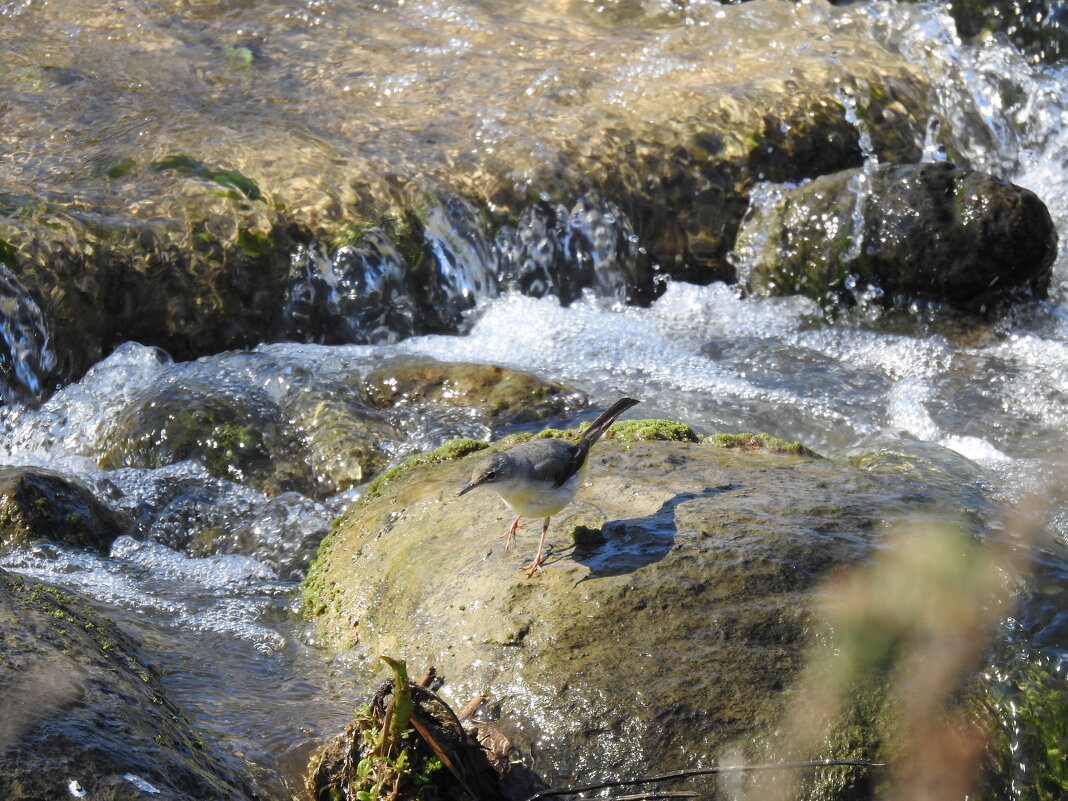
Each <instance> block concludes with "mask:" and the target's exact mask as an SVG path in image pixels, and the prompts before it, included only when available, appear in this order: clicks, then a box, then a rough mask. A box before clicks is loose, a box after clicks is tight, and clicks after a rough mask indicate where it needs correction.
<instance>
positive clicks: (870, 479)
mask: <svg viewBox="0 0 1068 801" xmlns="http://www.w3.org/2000/svg"><path fill="white" fill-rule="evenodd" d="M654 428H655V426H654ZM567 434H568V435H570V436H573V435H574V434H575V432H567ZM683 439H684V440H685V439H687V438H686V437H683ZM491 447H494V448H497V447H507V444H504V443H495V444H494V445H493V446H491ZM454 448H455V453H453V454H446V453H437V454H434V455H432V456H430V457H429V458H427V459H426V460H425V462H424V463H422V464H420V463H418V462H412V463H411V464H409V465H408V466H407V467H406V468H405V469H404V470H399V471H397V473H395V474H394V475H392V476H390V477H389V479H388V480H383V481H382V482H381V483H380V484H379V485H378V486H377V487H375V491H374V492H369V493H367V495H366V497H365V498H364V499H363V500H361V501H359V502H357V503H356V504H354V505H353V506H352V507H350V508H349V510H348V511H347V512H346V513H345V514H344V516H343V517H342V518H341V519H339V520H338V521H337V523H336V525H335V529H334V531H333V533H332V534H331V535H330V536H329V537H328V538H327V539H326V540H324V542H323V544H322V546H321V549H320V553H319V555H318V557H317V558H316V560H315V562H314V564H313V566H312V568H311V570H310V572H309V576H308V579H307V580H306V582H305V585H304V588H303V589H304V600H305V609H306V610H307V612H308V613H309V614H311V615H312V616H313V617H314V618H315V622H316V627H317V630H318V632H319V633H320V635H321V636H322V637H323V639H324V642H326V643H332V644H333V645H335V646H339V647H353V648H355V649H356V655H357V656H359V655H367V656H373V655H377V654H379V653H396V654H404V655H405V658H406V659H407V660H408V661H409V662H410V663H416V664H417V663H421V662H423V661H425V662H427V663H433V664H434V665H436V666H437V667H438V669H439V670H441V671H442V672H443V673H444V674H446V675H449V676H450V677H452V679H451V680H450V687H451V688H452V690H451V691H452V692H453V693H455V696H456V697H469V696H470V695H472V694H474V693H476V692H477V693H490V694H492V695H494V696H496V697H497V698H500V699H501V702H502V704H503V705H504V706H505V707H506V708H507V711H506V714H505V717H504V720H506V721H507V727H506V731H505V734H506V735H508V736H509V737H510V738H511V739H513V740H514V741H515V742H516V743H517V745H519V746H520V747H521V748H522V747H524V746H527V747H531V746H532V745H533V744H534V743H537V748H538V750H539V754H540V761H539V765H540V766H541V768H542V770H543V771H544V773H545V776H544V778H545V779H546V781H548V782H550V783H551V784H552V785H554V786H556V785H567V784H575V783H579V782H580V781H591V780H595V779H598V778H605V777H617V776H620V775H625V776H633V775H636V774H638V773H642V772H649V770H648V766H649V765H655V766H656V767H657V769H658V770H669V769H671V768H676V767H679V768H681V767H686V766H692V764H691V762H692V759H694V758H698V757H696V756H695V755H703V754H709V755H710V754H715V753H717V752H718V750H719V749H720V748H722V747H725V746H728V745H729V744H731V743H733V742H736V741H738V740H739V739H744V738H746V737H749V736H752V735H753V734H754V733H755V732H759V731H763V730H764V728H763V727H766V726H771V725H773V721H774V720H775V719H776V715H777V714H778V711H779V709H780V702H781V692H782V688H783V687H785V686H786V685H787V684H788V683H789V681H790V680H791V679H792V678H793V677H794V675H795V673H796V671H797V669H798V666H799V665H800V661H801V658H802V653H803V650H804V643H805V632H806V631H807V630H808V628H809V626H810V624H811V618H810V613H811V609H812V604H813V603H814V601H813V598H812V591H813V588H814V587H815V585H816V583H817V582H818V581H819V579H820V577H821V576H823V575H825V574H826V573H827V572H828V571H831V570H834V569H836V568H838V567H841V566H843V565H848V564H853V563H856V562H858V561H860V560H863V559H864V558H865V557H866V556H867V555H868V553H869V551H870V549H871V548H872V547H873V545H875V544H876V543H877V542H878V539H879V534H878V531H879V529H880V526H881V523H882V521H883V520H885V519H888V518H893V517H894V516H896V515H905V514H908V513H910V512H913V511H915V510H916V509H917V508H924V509H938V508H939V507H940V505H943V504H946V503H947V502H948V499H949V498H951V497H957V494H958V493H959V491H960V488H959V486H958V487H956V488H954V489H953V490H943V489H941V488H940V487H937V486H932V487H927V486H925V487H923V491H924V499H923V500H919V499H918V498H917V495H916V494H915V493H913V494H911V495H907V494H905V493H904V492H903V488H902V485H901V484H900V483H899V481H898V480H897V478H896V477H894V476H883V475H882V474H878V473H870V472H866V471H862V470H858V469H856V468H853V467H850V466H848V465H841V464H836V463H835V462H833V461H831V460H829V459H820V458H813V457H811V456H808V455H802V454H799V453H792V452H776V451H774V450H769V449H767V448H764V447H761V448H758V449H751V448H715V447H710V446H709V445H708V444H707V443H705V442H689V441H677V439H671V440H665V439H660V438H657V437H655V436H654V437H653V438H651V439H646V440H642V441H637V442H632V441H624V440H618V439H611V438H608V437H605V438H602V440H600V441H599V442H598V443H597V444H596V445H595V446H594V448H593V450H592V452H591V457H590V462H589V469H588V471H587V482H588V484H587V485H586V486H584V487H583V488H581V489H580V491H579V494H578V496H577V498H576V500H575V501H574V502H573V503H572V504H571V505H570V506H569V507H567V508H565V509H564V510H563V511H561V512H560V513H559V514H558V515H556V516H554V517H553V519H552V521H551V526H550V529H549V536H548V561H547V563H546V564H545V565H544V568H543V570H542V571H541V572H539V573H537V574H535V575H534V576H533V577H532V578H530V579H524V578H523V576H522V573H521V571H520V570H519V568H520V567H521V566H522V565H523V564H525V563H526V562H528V561H529V559H530V557H531V556H533V552H534V548H535V545H536V540H537V535H538V533H539V531H538V530H539V529H540V524H539V523H538V521H530V524H529V526H528V528H527V529H526V532H527V533H523V532H521V533H520V535H519V538H518V542H517V548H516V550H515V551H514V552H511V553H507V554H506V553H504V552H503V546H502V545H500V544H499V540H498V539H497V537H498V535H499V534H500V533H501V532H503V531H504V529H505V528H506V527H507V524H508V523H509V521H510V520H511V515H510V514H509V512H508V510H507V509H506V507H505V506H504V505H503V503H502V502H501V501H500V499H499V498H498V497H497V496H496V495H495V494H494V493H493V492H492V491H489V490H480V491H477V492H472V493H470V494H467V495H464V496H463V498H457V497H456V496H457V493H458V491H459V490H460V489H461V488H462V487H463V486H464V485H465V483H466V481H467V479H468V477H469V475H470V472H471V470H472V468H473V465H474V464H475V463H476V462H477V461H478V460H479V459H480V458H481V457H482V445H481V443H472V442H460V443H456V444H455V445H454ZM465 451H468V452H467V453H466V454H465V455H462V456H460V457H459V458H449V456H450V455H451V456H453V457H455V455H456V454H457V453H463V452H465ZM470 451H474V452H470ZM565 534H566V536H565ZM573 538H574V540H575V541H573ZM457 677H462V678H457ZM576 710H581V711H580V712H577V713H576ZM856 778H857V777H856V776H849V777H845V779H844V780H850V781H852V780H854V779H856ZM841 789H842V788H839V790H841Z"/></svg>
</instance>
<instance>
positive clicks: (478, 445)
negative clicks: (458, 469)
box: [363, 438, 487, 501]
mask: <svg viewBox="0 0 1068 801" xmlns="http://www.w3.org/2000/svg"><path fill="white" fill-rule="evenodd" d="M485 447H487V443H485V442H482V441H480V440H476V439H463V438H461V439H451V440H449V441H448V442H446V443H445V444H444V445H442V446H441V447H440V448H437V449H435V450H432V451H430V453H418V454H416V455H415V456H410V457H409V458H408V459H406V460H405V461H404V462H402V463H401V464H399V465H397V466H396V467H391V468H390V469H389V470H387V471H386V472H384V473H382V474H381V475H380V476H378V478H376V479H375V480H374V481H372V482H371V483H370V484H368V485H367V489H366V490H365V492H364V496H363V497H364V500H367V501H369V500H371V499H372V498H377V497H378V496H379V495H380V494H381V491H382V487H384V486H385V485H386V484H388V483H389V482H390V481H392V480H393V479H395V478H396V477H397V476H399V475H402V474H404V473H407V472H410V471H411V470H413V469H415V468H417V467H422V466H423V465H428V464H440V463H441V462H451V461H453V460H454V459H459V458H461V457H463V456H466V455H467V454H469V453H472V452H474V451H479V450H482V449H483V448H485Z"/></svg>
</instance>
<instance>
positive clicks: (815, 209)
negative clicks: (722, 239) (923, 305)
mask: <svg viewBox="0 0 1068 801" xmlns="http://www.w3.org/2000/svg"><path fill="white" fill-rule="evenodd" d="M737 247H738V251H739V252H740V253H743V254H744V253H752V254H753V255H754V259H753V260H752V261H748V262H747V263H746V273H747V275H746V276H745V278H746V282H747V284H748V286H749V288H750V290H751V291H752V292H754V293H755V294H758V295H792V294H801V295H807V296H808V297H811V298H813V299H814V300H817V301H819V302H821V303H824V304H829V305H831V306H834V305H836V304H838V303H855V302H857V301H858V300H860V299H861V298H862V297H864V296H865V295H867V296H869V297H870V296H872V294H873V292H877V293H878V296H877V297H878V299H879V302H881V303H883V304H885V305H890V306H907V305H908V304H909V303H911V302H913V301H916V300H920V301H925V300H926V301H936V302H940V303H944V304H948V305H949V306H952V307H955V308H960V309H969V310H978V309H983V308H987V307H990V306H993V305H996V304H997V303H999V302H1001V301H1003V300H1004V299H1007V298H1011V297H1013V296H1014V295H1016V296H1021V295H1022V296H1027V297H1039V298H1041V297H1044V296H1045V294H1046V292H1047V290H1048V289H1049V283H1050V275H1051V269H1052V265H1053V261H1054V258H1055V257H1056V255H1057V233H1056V230H1055V229H1054V227H1053V221H1052V220H1051V219H1050V215H1049V211H1048V210H1047V209H1046V207H1045V205H1044V204H1043V203H1042V201H1041V200H1040V199H1039V198H1038V197H1037V196H1036V195H1035V194H1034V193H1032V192H1030V191H1029V190H1026V189H1022V188H1021V187H1018V186H1014V185H1013V184H1009V183H1007V182H1005V181H1001V180H998V179H997V178H995V177H993V176H990V175H986V174H983V173H978V172H974V171H971V170H962V169H959V168H957V167H955V166H953V165H951V164H948V163H945V162H931V163H925V164H919V165H907V166H892V165H886V166H879V167H875V168H874V169H871V170H847V171H844V172H839V173H835V174H833V175H826V176H823V177H821V178H817V179H816V180H814V181H811V182H809V183H807V184H805V185H803V186H801V187H798V188H797V189H794V190H791V191H789V192H787V193H786V194H785V196H784V197H783V198H782V199H781V200H780V201H778V202H777V203H776V204H774V205H772V206H770V207H769V208H764V209H761V210H760V211H759V212H757V213H756V214H755V216H754V217H753V219H752V220H750V221H749V222H747V223H746V225H745V226H744V228H743V230H742V231H741V232H740V234H739V239H738V245H737Z"/></svg>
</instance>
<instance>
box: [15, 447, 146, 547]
mask: <svg viewBox="0 0 1068 801" xmlns="http://www.w3.org/2000/svg"><path fill="white" fill-rule="evenodd" d="M133 523H134V521H133V518H131V517H130V516H129V515H127V514H125V513H123V512H120V511H117V510H115V509H112V508H111V507H110V506H108V505H106V504H104V503H102V502H101V501H99V500H98V499H97V498H96V496H95V495H94V494H93V493H92V491H90V490H89V489H88V488H87V487H85V486H83V485H82V484H80V483H79V482H77V481H74V480H72V479H70V478H67V477H66V476H63V475H61V474H59V473H56V472H53V471H51V470H45V469H41V468H30V467H0V547H4V546H10V545H27V544H29V543H32V542H36V541H39V540H48V541H51V542H55V543H61V544H64V545H74V546H79V547H85V548H94V549H96V550H100V551H103V552H105V553H107V550H108V548H109V546H110V545H111V542H112V541H113V540H114V539H115V538H116V537H118V536H119V535H120V534H125V533H128V532H129V530H130V529H131V528H132V527H133Z"/></svg>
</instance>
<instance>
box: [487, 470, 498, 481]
mask: <svg viewBox="0 0 1068 801" xmlns="http://www.w3.org/2000/svg"><path fill="white" fill-rule="evenodd" d="M496 478H497V471H496V470H490V471H489V472H488V473H486V481H493V480H495V479H496Z"/></svg>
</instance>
